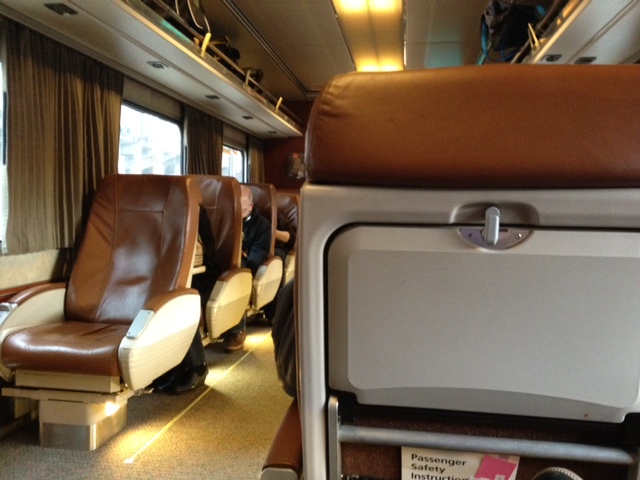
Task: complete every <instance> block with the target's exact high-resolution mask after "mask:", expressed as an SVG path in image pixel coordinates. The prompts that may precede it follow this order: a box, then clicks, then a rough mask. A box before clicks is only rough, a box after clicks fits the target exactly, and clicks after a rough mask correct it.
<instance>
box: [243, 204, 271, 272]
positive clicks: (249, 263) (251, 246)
mask: <svg viewBox="0 0 640 480" xmlns="http://www.w3.org/2000/svg"><path fill="white" fill-rule="evenodd" d="M242 233H243V235H242V252H243V256H242V266H243V267H247V268H250V269H251V273H252V274H253V275H255V274H256V271H257V270H258V267H259V266H260V265H262V264H263V263H264V262H265V261H266V260H267V258H269V252H270V250H271V224H270V223H269V220H267V219H266V218H264V217H263V216H262V215H260V214H259V213H258V207H257V206H256V205H254V206H253V210H252V211H251V215H249V216H248V217H247V218H245V219H244V222H243V226H242ZM245 254H246V256H245Z"/></svg>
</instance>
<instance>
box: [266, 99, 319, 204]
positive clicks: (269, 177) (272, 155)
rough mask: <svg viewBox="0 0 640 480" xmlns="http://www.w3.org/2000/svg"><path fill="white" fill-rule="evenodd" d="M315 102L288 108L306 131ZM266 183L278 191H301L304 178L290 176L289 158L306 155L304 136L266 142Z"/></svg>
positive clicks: (299, 103) (291, 103) (297, 103)
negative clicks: (295, 154)
mask: <svg viewBox="0 0 640 480" xmlns="http://www.w3.org/2000/svg"><path fill="white" fill-rule="evenodd" d="M312 105H313V102H290V103H287V105H286V106H287V108H288V109H289V110H291V111H292V112H293V113H294V114H295V115H296V116H297V117H298V118H299V119H300V121H301V122H302V125H301V127H302V129H303V131H305V130H306V127H307V121H308V120H309V113H310V112H311V107H312ZM264 143H265V144H264V170H265V182H267V183H271V184H273V185H274V186H275V187H276V189H277V190H283V191H296V192H297V191H299V190H300V187H302V184H303V183H304V178H302V179H297V178H295V177H293V176H291V175H290V174H289V156H290V155H291V154H293V153H300V154H303V153H304V135H303V136H301V137H294V138H285V139H273V140H265V142H264Z"/></svg>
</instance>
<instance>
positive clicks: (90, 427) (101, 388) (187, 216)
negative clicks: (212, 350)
mask: <svg viewBox="0 0 640 480" xmlns="http://www.w3.org/2000/svg"><path fill="white" fill-rule="evenodd" d="M251 188H252V189H255V191H256V192H257V191H261V192H262V191H266V192H268V193H267V195H268V196H270V197H271V204H270V207H268V208H272V210H273V211H274V212H276V208H277V207H276V205H277V201H276V191H275V188H274V187H273V186H271V185H251ZM256 197H258V195H256ZM274 215H276V214H274ZM272 218H275V217H272ZM204 225H208V227H209V229H210V230H209V231H208V232H203V231H202V228H203V226H204ZM275 227H276V225H275V223H274V224H273V228H274V230H275ZM199 229H200V234H201V236H205V237H207V238H208V239H210V241H209V242H208V243H207V244H205V255H210V256H211V253H212V252H211V251H210V250H207V249H211V248H213V249H215V251H214V252H213V257H215V259H216V262H217V263H218V268H219V271H220V275H219V276H217V277H216V278H215V279H214V280H215V284H214V285H213V288H212V293H211V295H210V296H209V298H208V299H206V302H203V301H202V299H201V298H200V295H199V293H198V291H197V290H195V289H193V288H190V286H191V282H192V279H193V275H194V274H195V275H200V273H195V272H197V271H198V270H196V271H195V272H194V268H193V263H194V256H195V252H196V244H197V237H198V233H199ZM272 244H273V242H272ZM241 245H242V214H241V207H240V184H239V183H238V182H237V180H235V179H233V178H230V177H215V176H195V175H192V176H160V175H117V174H113V175H108V176H106V177H105V178H104V179H103V181H102V182H101V184H100V186H99V188H98V190H97V191H96V194H95V196H94V199H93V204H92V209H91V212H90V215H89V218H88V221H87V226H86V229H85V233H84V237H83V239H82V242H81V245H80V248H79V251H78V255H77V260H76V262H75V265H74V267H73V270H72V272H71V275H70V278H69V280H68V282H57V283H52V284H44V285H38V286H34V287H31V288H28V289H25V290H24V291H22V292H20V293H19V294H17V295H15V296H14V297H12V298H11V299H9V301H7V302H5V303H3V304H0V377H1V378H2V385H4V388H2V396H3V398H5V399H6V398H11V399H13V400H14V401H15V402H23V403H24V404H25V405H28V406H29V407H27V408H26V410H29V408H30V406H32V405H35V404H36V403H37V404H38V417H39V419H40V443H41V445H43V446H54V447H62V448H75V449H85V450H93V449H95V448H97V447H99V446H100V445H101V444H102V443H104V442H105V441H106V440H108V439H109V438H111V437H112V436H113V435H115V434H116V433H118V432H119V431H121V430H122V429H123V428H124V427H125V426H126V406H127V401H128V399H129V398H130V397H131V396H132V395H134V394H136V393H138V392H140V391H144V390H145V389H146V388H147V387H148V386H149V385H150V384H151V383H152V382H153V380H154V379H156V378H158V377H159V376H160V375H162V374H164V373H166V372H167V371H169V370H170V369H171V368H173V367H174V366H176V365H177V364H178V363H179V362H180V361H181V360H182V358H183V357H184V356H185V353H186V352H187V350H188V348H189V345H190V344H191V342H192V339H193V338H194V335H195V334H196V332H197V329H198V328H201V329H202V330H203V331H204V333H205V334H206V336H207V337H208V338H209V339H215V338H217V337H218V336H219V335H220V334H221V333H223V332H224V331H226V330H227V329H229V328H230V327H231V326H233V325H235V324H237V323H238V322H239V320H240V319H241V318H242V315H244V314H245V312H246V311H247V310H257V309H260V308H261V306H263V305H264V304H266V303H268V302H270V301H271V300H272V299H273V297H274V296H275V294H276V292H277V289H278V286H279V285H280V282H281V276H282V260H281V259H280V258H277V257H275V256H274V255H273V245H272V249H271V252H270V253H271V256H270V258H269V259H268V261H267V262H266V264H265V265H263V266H261V267H260V268H259V270H258V272H257V273H256V275H255V278H252V276H251V272H250V270H249V269H243V268H241V255H242V246H241ZM200 270H201V269H200ZM203 304H204V305H205V308H204V311H203V309H202V308H201V306H202V305H203ZM24 410H25V408H16V409H15V411H16V412H18V411H20V412H24Z"/></svg>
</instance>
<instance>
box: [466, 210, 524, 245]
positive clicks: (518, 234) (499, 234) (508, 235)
mask: <svg viewBox="0 0 640 480" xmlns="http://www.w3.org/2000/svg"><path fill="white" fill-rule="evenodd" d="M458 232H459V233H460V236H461V237H462V239H463V240H465V241H466V242H469V243H470V244H472V245H474V246H476V247H482V248H488V249H490V250H504V249H506V248H511V247H513V246H514V245H517V244H518V243H520V242H522V241H523V240H524V239H525V238H527V236H528V235H529V234H530V233H531V230H524V229H517V228H503V229H501V228H500V210H499V209H498V207H489V208H487V210H486V211H485V213H484V227H462V228H460V229H459V230H458Z"/></svg>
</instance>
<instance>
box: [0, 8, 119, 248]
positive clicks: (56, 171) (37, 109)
mask: <svg viewBox="0 0 640 480" xmlns="http://www.w3.org/2000/svg"><path fill="white" fill-rule="evenodd" d="M4 26H5V28H6V29H7V88H8V91H9V94H10V102H9V104H8V108H7V136H8V141H7V162H8V163H7V173H8V175H7V176H8V188H9V219H8V222H7V247H8V252H9V254H19V253H30V252H36V251H42V250H49V249H59V248H69V247H75V246H76V243H77V242H78V239H79V237H80V236H81V232H82V229H83V226H84V221H85V220H86V216H87V214H88V209H89V205H90V202H91V198H92V196H93V192H94V191H95V188H96V186H97V184H98V183H99V181H100V179H101V178H102V177H103V176H104V175H105V174H106V173H110V172H116V171H117V165H118V148H119V132H120V108H121V105H122V85H123V76H122V75H121V74H120V73H118V72H116V71H114V70H112V69H110V68H108V67H105V66H104V65H102V64H100V63H98V62H96V61H94V60H92V59H89V58H88V57H85V56H84V55H82V54H80V53H78V52H76V51H74V50H72V49H69V48H67V47H64V46H62V45H60V44H58V43H56V42H54V41H52V40H49V39H47V38H46V37H44V36H42V35H40V34H38V33H35V32H33V31H31V30H29V29H27V28H26V27H24V26H21V25H19V24H17V23H14V22H11V21H8V20H7V21H6V22H5V23H4Z"/></svg>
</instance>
